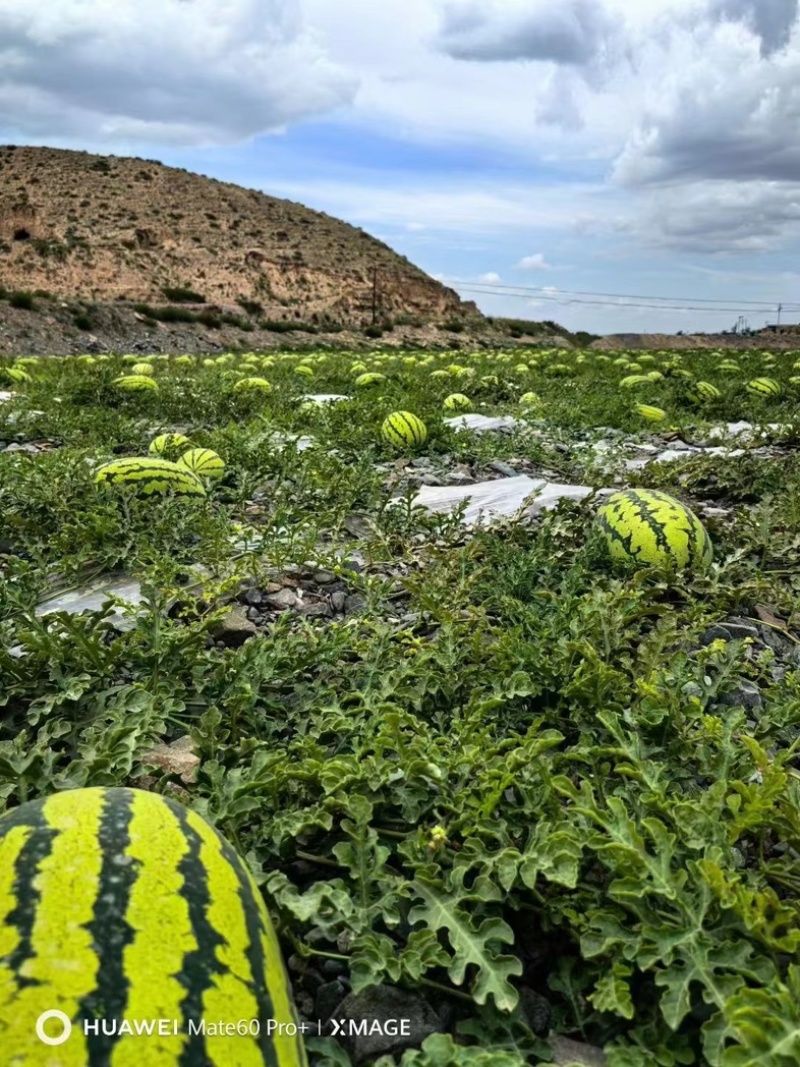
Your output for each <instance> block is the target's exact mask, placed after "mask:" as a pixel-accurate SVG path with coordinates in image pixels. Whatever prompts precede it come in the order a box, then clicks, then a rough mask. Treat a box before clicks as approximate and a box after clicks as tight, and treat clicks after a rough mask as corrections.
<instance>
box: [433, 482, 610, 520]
mask: <svg viewBox="0 0 800 1067" xmlns="http://www.w3.org/2000/svg"><path fill="white" fill-rule="evenodd" d="M614 491H615V490H613V489H601V490H599V491H598V497H599V496H605V495H608V494H609V493H613V492H614ZM592 492H593V490H592V489H591V487H590V486H587V485H560V484H558V483H556V482H548V481H545V480H544V479H542V478H537V479H534V478H529V477H528V476H527V474H520V475H519V476H518V477H516V478H497V479H495V480H494V481H491V482H478V483H476V484H475V485H446V486H444V485H443V486H439V485H424V486H422V488H421V489H420V491H419V493H418V494H417V495H416V497H414V500H413V504H414V505H415V506H416V505H419V506H421V507H424V508H427V509H428V511H436V512H441V511H452V510H453V509H454V508H456V507H458V505H459V504H460V503H461V502H462V500H466V501H468V504H467V508H466V511H465V512H464V522H465V524H466V525H467V526H469V527H473V526H476V525H479V524H481V523H482V522H484V521H491V520H492V519H494V518H510V517H513V516H515V515H516V514H517V513H518V512H519V513H520V517H521V518H531V517H533V516H535V515H538V514H539V513H540V512H541V511H544V510H546V509H548V508H554V507H555V506H556V505H557V504H558V502H559V501H560V500H584V499H585V498H586V497H587V496H589V495H590V494H591V493H592ZM531 497H532V498H533V499H530V500H529V498H531ZM526 501H527V504H526Z"/></svg>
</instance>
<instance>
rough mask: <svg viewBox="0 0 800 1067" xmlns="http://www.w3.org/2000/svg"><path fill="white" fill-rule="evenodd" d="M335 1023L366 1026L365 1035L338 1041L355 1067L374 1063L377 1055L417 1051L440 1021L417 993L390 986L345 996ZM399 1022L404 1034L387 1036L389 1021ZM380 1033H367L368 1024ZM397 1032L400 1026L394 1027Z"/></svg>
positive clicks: (434, 1031) (440, 1023)
mask: <svg viewBox="0 0 800 1067" xmlns="http://www.w3.org/2000/svg"><path fill="white" fill-rule="evenodd" d="M333 1018H335V1019H353V1020H355V1021H356V1022H360V1021H361V1020H362V1019H363V1020H365V1021H366V1023H367V1033H366V1034H358V1035H355V1036H350V1035H349V1034H348V1035H347V1036H346V1037H345V1036H344V1035H342V1036H341V1037H340V1038H339V1041H341V1043H342V1044H343V1045H344V1046H345V1047H346V1048H347V1050H348V1051H349V1052H350V1054H351V1056H352V1057H353V1060H354V1061H355V1063H356V1065H358V1064H362V1063H364V1062H366V1061H367V1060H370V1059H374V1058H375V1057H376V1056H379V1055H380V1054H381V1053H395V1052H401V1051H402V1050H403V1049H405V1048H417V1047H418V1046H419V1045H421V1044H422V1042H423V1041H424V1040H425V1038H426V1037H429V1036H430V1035H431V1034H435V1033H437V1031H439V1030H440V1028H441V1025H442V1021H441V1019H440V1017H439V1015H438V1014H437V1013H436V1012H435V1011H434V1010H433V1008H432V1007H431V1006H430V1005H429V1004H428V1003H427V1002H426V1001H425V1000H423V998H422V997H421V996H419V995H418V994H417V993H411V992H406V991H405V990H403V989H397V988H395V987H394V986H390V985H377V986H371V987H370V988H369V989H365V990H363V991H362V992H361V993H349V994H348V995H347V996H346V997H345V998H344V1000H343V1001H342V1002H341V1003H340V1004H339V1006H338V1007H337V1008H336V1009H335V1010H334V1012H333ZM390 1019H391V1020H397V1021H398V1023H400V1022H401V1021H402V1023H403V1024H404V1025H403V1026H402V1029H405V1030H406V1031H407V1033H406V1034H403V1033H399V1034H388V1033H386V1032H385V1030H386V1029H389V1027H388V1026H387V1024H388V1022H389V1020H390ZM372 1023H378V1024H380V1025H379V1026H377V1027H375V1029H376V1030H379V1031H380V1032H377V1033H374V1034H373V1033H370V1032H369V1030H370V1024H372ZM398 1029H401V1026H398Z"/></svg>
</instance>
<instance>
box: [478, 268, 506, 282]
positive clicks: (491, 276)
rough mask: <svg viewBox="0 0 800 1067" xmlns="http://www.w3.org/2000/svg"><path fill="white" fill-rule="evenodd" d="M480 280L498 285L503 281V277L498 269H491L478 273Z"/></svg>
mask: <svg viewBox="0 0 800 1067" xmlns="http://www.w3.org/2000/svg"><path fill="white" fill-rule="evenodd" d="M478 281H479V282H485V283H486V284H487V285H497V284H498V282H501V281H502V278H501V277H500V275H499V274H498V273H497V272H496V271H493V270H490V271H488V272H487V273H486V274H480V275H478Z"/></svg>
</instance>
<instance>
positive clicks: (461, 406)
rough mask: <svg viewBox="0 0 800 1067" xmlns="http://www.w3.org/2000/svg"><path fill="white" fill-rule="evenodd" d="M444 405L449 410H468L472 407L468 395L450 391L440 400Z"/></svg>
mask: <svg viewBox="0 0 800 1067" xmlns="http://www.w3.org/2000/svg"><path fill="white" fill-rule="evenodd" d="M442 404H443V406H444V407H446V408H447V409H448V410H449V411H456V410H461V411H469V409H470V408H471V407H472V401H471V400H470V398H469V397H468V396H465V395H464V394H463V393H451V394H450V396H446V397H445V398H444V400H443V401H442Z"/></svg>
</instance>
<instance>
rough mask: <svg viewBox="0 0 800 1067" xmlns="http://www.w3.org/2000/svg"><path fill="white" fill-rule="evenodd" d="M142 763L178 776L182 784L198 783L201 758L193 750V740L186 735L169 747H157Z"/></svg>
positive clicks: (147, 754)
mask: <svg viewBox="0 0 800 1067" xmlns="http://www.w3.org/2000/svg"><path fill="white" fill-rule="evenodd" d="M142 763H146V764H149V765H150V766H154V767H160V768H161V770H162V771H166V772H167V774H177V775H178V776H179V777H180V779H181V781H182V782H185V783H186V784H187V785H190V784H191V783H192V782H196V781H197V768H198V767H199V766H200V757H199V756H197V755H195V753H194V751H193V749H192V739H191V737H189V735H188V734H186V735H185V736H184V737H179V738H177V739H176V740H175V741H173V742H172V743H171V744H169V745H156V747H155V748H153V749H151V750H150V751H149V752H146V753H145V754H144V756H142Z"/></svg>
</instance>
